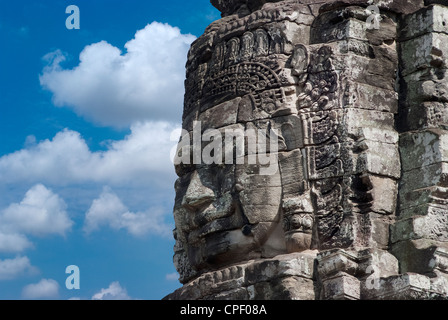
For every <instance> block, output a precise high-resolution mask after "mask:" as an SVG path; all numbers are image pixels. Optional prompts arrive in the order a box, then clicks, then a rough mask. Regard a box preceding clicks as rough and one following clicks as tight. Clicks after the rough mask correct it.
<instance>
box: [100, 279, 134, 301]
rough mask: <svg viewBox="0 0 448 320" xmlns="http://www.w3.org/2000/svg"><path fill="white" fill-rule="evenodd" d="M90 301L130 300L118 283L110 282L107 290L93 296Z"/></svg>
mask: <svg viewBox="0 0 448 320" xmlns="http://www.w3.org/2000/svg"><path fill="white" fill-rule="evenodd" d="M92 300H131V298H130V297H129V295H128V293H127V291H126V289H125V288H122V287H121V285H120V283H119V282H112V283H111V284H110V286H109V288H107V289H101V291H100V292H98V293H96V294H94V295H93V297H92Z"/></svg>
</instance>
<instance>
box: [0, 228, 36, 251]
mask: <svg viewBox="0 0 448 320" xmlns="http://www.w3.org/2000/svg"><path fill="white" fill-rule="evenodd" d="M32 247H33V244H32V243H31V242H30V241H29V240H28V239H27V237H26V236H25V235H23V234H20V233H11V232H10V231H2V230H0V252H22V251H24V250H26V249H29V248H32Z"/></svg>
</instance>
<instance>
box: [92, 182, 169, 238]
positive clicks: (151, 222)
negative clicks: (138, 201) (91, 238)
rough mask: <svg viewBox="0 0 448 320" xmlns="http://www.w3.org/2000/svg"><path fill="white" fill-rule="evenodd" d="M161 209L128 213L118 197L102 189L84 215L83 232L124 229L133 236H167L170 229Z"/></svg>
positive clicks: (107, 189) (108, 189)
mask: <svg viewBox="0 0 448 320" xmlns="http://www.w3.org/2000/svg"><path fill="white" fill-rule="evenodd" d="M163 218H164V212H163V210H161V209H149V210H147V211H145V212H136V213H133V212H130V211H129V210H128V208H127V207H126V206H125V205H124V204H123V203H122V201H121V200H120V199H119V198H118V196H117V195H116V194H115V193H113V192H112V191H111V190H110V188H104V190H103V193H102V194H101V195H100V197H99V198H98V199H95V200H94V201H93V202H92V205H91V207H90V209H89V210H88V211H87V213H86V218H85V224H84V231H85V232H86V233H91V232H93V231H95V230H98V229H99V228H100V227H101V226H108V227H110V228H112V229H114V230H121V229H125V230H126V231H127V232H129V233H130V234H132V235H134V236H143V235H146V234H150V233H151V234H157V235H161V236H169V235H170V234H171V231H170V230H171V229H172V227H171V226H169V225H167V224H166V223H165V222H164V220H163Z"/></svg>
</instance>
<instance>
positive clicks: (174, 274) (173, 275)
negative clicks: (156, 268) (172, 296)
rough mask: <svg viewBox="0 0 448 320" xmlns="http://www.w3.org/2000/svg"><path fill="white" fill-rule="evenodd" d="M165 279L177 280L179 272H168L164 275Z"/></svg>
mask: <svg viewBox="0 0 448 320" xmlns="http://www.w3.org/2000/svg"><path fill="white" fill-rule="evenodd" d="M165 279H166V280H168V281H178V280H179V274H178V273H177V272H173V273H168V274H167V275H165Z"/></svg>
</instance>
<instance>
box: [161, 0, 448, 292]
mask: <svg viewBox="0 0 448 320" xmlns="http://www.w3.org/2000/svg"><path fill="white" fill-rule="evenodd" d="M211 2H212V4H213V5H214V6H216V7H217V8H218V9H219V10H221V12H222V13H223V18H222V19H221V20H219V21H216V22H214V23H212V24H211V25H210V26H209V27H208V28H207V29H206V31H205V33H204V34H203V35H202V36H201V37H200V38H198V39H197V40H196V42H194V43H193V44H192V47H191V50H190V53H189V56H188V63H187V66H186V69H187V75H186V81H185V88H186V93H185V104H184V116H183V128H184V134H183V136H182V138H181V141H180V143H179V153H178V155H182V159H189V160H191V159H193V160H194V159H195V158H196V160H197V158H199V157H198V155H199V156H200V155H204V154H205V155H209V156H210V157H209V158H211V159H213V160H214V161H208V160H204V159H201V161H196V162H195V161H182V162H180V163H177V164H176V172H177V173H178V175H179V179H178V181H177V182H176V186H175V188H176V200H175V207H174V217H175V222H176V229H175V231H174V236H175V239H176V246H175V255H174V262H175V265H176V268H177V270H178V272H179V274H180V281H181V282H182V283H183V284H184V286H183V287H182V288H181V289H179V290H177V291H176V292H174V293H173V294H171V295H170V296H168V297H167V299H423V298H425V299H426V298H446V297H447V295H448V268H447V265H448V263H447V259H446V257H448V244H447V242H448V224H447V217H448V200H447V199H448V191H447V190H448V184H447V179H446V177H447V174H446V172H447V166H446V159H445V157H447V155H448V151H447V150H448V134H447V132H446V129H447V121H446V120H447V119H448V115H447V114H448V113H447V112H446V107H447V103H448V100H447V99H448V98H447V94H446V91H447V90H448V89H447V80H446V78H445V73H446V70H447V56H448V47H447V43H448V31H447V30H448V19H447V17H448V7H446V6H443V5H441V4H433V3H432V2H430V1H423V0H422V1H413V2H412V3H409V1H401V0H387V1H373V5H375V6H377V8H378V9H379V11H380V13H381V21H380V28H379V29H369V28H368V27H367V24H366V21H368V18H369V16H370V15H371V14H372V13H371V12H370V11H366V8H367V6H369V5H372V3H371V1H370V2H369V3H367V1H361V0H342V1H340V0H338V1H318V0H285V1H264V0H212V1H211ZM445 38H446V39H445ZM228 132H232V133H233V134H234V136H231V137H230V139H228V137H227V135H225V134H227V133H228ZM254 133H255V135H254ZM224 135H225V139H221V136H224ZM195 137H196V138H198V137H199V143H198V140H197V139H196V141H195ZM267 141H271V142H272V141H275V144H270V145H269V143H266V142H267ZM240 147H241V148H240ZM185 155H186V156H185ZM227 156H229V157H227ZM223 158H225V160H226V161H224V162H220V161H219V160H221V159H223ZM254 160H255V161H254ZM193 163H194V164H193ZM266 169H269V170H268V171H266ZM263 172H269V173H268V174H264V173H263Z"/></svg>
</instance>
